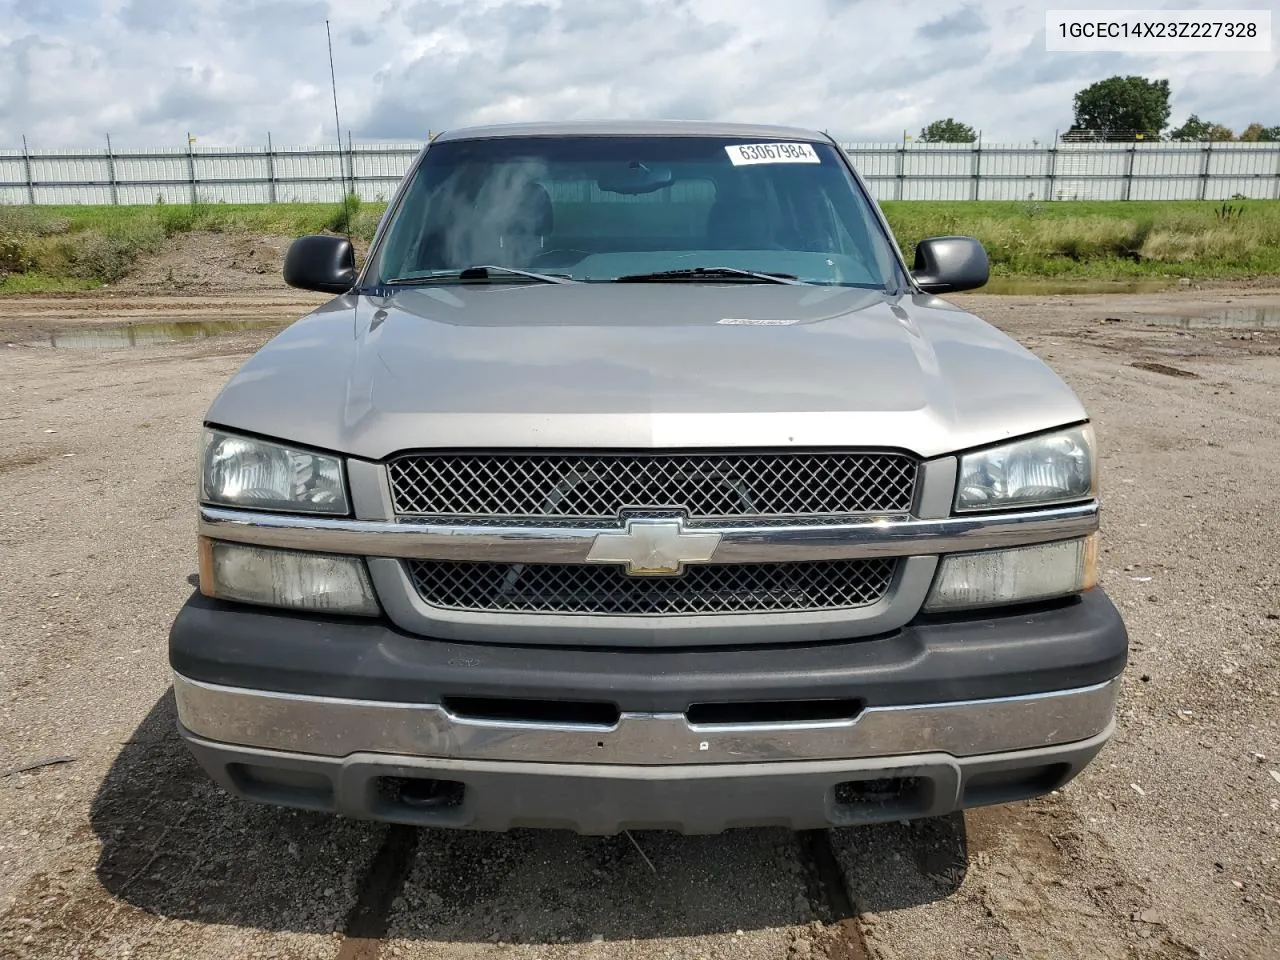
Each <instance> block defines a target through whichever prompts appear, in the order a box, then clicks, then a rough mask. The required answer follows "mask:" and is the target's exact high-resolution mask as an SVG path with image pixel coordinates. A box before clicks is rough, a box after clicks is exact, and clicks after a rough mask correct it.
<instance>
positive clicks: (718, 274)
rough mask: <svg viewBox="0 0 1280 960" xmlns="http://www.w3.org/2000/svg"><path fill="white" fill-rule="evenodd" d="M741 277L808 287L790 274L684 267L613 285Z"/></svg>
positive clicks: (630, 277) (623, 278) (617, 279)
mask: <svg viewBox="0 0 1280 960" xmlns="http://www.w3.org/2000/svg"><path fill="white" fill-rule="evenodd" d="M735 277H741V278H743V279H748V280H762V281H764V282H765V283H789V284H798V285H800V286H808V284H806V283H805V282H804V281H803V280H797V279H796V276H795V274H792V273H758V272H756V271H755V270H741V269H739V268H738V267H685V268H683V269H680V270H658V271H655V272H654V273H629V274H627V275H625V276H621V277H614V279H613V282H614V283H650V282H661V281H663V280H703V279H710V280H724V279H731V278H735Z"/></svg>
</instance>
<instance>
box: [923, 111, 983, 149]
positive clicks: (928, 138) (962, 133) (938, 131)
mask: <svg viewBox="0 0 1280 960" xmlns="http://www.w3.org/2000/svg"><path fill="white" fill-rule="evenodd" d="M977 139H978V135H977V134H976V133H974V132H973V127H971V126H969V125H968V124H967V123H961V122H960V121H959V120H953V119H951V117H947V119H945V120H935V121H933V123H931V124H929V125H928V126H927V127H924V128H923V129H922V130H921V131H920V140H921V142H923V143H973V141H975V140H977Z"/></svg>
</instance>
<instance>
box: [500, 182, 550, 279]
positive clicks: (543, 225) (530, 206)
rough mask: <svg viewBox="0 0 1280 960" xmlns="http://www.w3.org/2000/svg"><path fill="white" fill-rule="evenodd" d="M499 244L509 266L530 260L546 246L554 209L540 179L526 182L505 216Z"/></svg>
mask: <svg viewBox="0 0 1280 960" xmlns="http://www.w3.org/2000/svg"><path fill="white" fill-rule="evenodd" d="M504 219H505V223H504V225H503V229H502V233H501V236H500V238H499V245H500V247H501V248H502V253H503V260H504V261H505V264H504V265H506V266H511V265H514V264H527V263H529V261H530V260H532V259H533V258H534V257H536V256H537V255H538V254H539V253H541V252H542V251H543V250H544V249H545V248H546V243H547V237H548V236H550V234H551V228H552V225H553V219H554V213H553V211H552V207H551V194H549V193H548V192H547V188H546V187H544V186H543V185H542V184H540V183H526V184H525V185H524V186H523V187H521V188H520V190H519V192H518V193H517V194H516V196H515V199H514V201H513V203H512V204H511V210H510V213H509V215H508V216H506V217H505V218H504Z"/></svg>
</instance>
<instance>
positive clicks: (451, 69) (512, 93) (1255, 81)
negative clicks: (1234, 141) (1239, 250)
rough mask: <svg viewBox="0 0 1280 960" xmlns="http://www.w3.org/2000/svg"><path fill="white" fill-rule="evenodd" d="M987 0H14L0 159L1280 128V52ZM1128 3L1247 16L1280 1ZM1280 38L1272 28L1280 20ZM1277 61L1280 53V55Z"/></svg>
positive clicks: (1, 70)
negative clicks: (1167, 39) (493, 131)
mask: <svg viewBox="0 0 1280 960" xmlns="http://www.w3.org/2000/svg"><path fill="white" fill-rule="evenodd" d="M1106 6H1108V4H1107V3H1106V2H1105V0H1094V2H1085V3H1079V2H1074V3H1073V2H1071V0H1055V2H1051V3H1045V2H1035V0H981V2H977V3H971V4H967V5H966V4H960V3H937V2H926V0H462V2H457V0H358V2H357V0H0V147H13V146H18V145H20V139H21V135H22V134H26V136H27V139H28V141H29V142H30V143H31V145H32V146H33V147H59V146H63V147H69V146H97V145H100V144H101V143H102V142H103V136H104V134H106V133H110V134H111V136H112V139H113V141H114V142H115V143H117V144H121V145H130V146H166V145H175V146H176V145H181V144H183V143H185V138H186V134H187V132H188V131H190V132H191V133H192V134H193V135H194V136H196V137H197V138H198V141H199V143H200V144H201V145H206V144H207V145H251V144H252V145H256V144H261V143H264V142H265V140H266V136H267V132H268V131H270V132H271V134H272V136H273V138H274V140H275V142H276V143H277V144H309V143H316V142H320V141H322V140H329V139H332V137H333V129H334V123H333V103H332V100H331V99H330V90H329V64H328V59H327V54H326V49H325V29H324V21H325V18H326V17H328V18H330V20H331V21H332V28H333V40H334V57H335V60H336V64H337V71H338V81H339V98H340V107H341V111H342V125H343V127H344V128H349V129H350V130H351V131H352V132H353V134H354V136H355V137H356V138H357V139H359V140H410V141H418V140H421V139H423V138H424V137H425V136H426V134H427V132H428V131H429V130H440V129H443V128H446V127H451V126H458V125H462V124H467V123H474V122H492V121H505V120H521V119H525V120H528V119H565V118H591V117H623V118H651V117H670V118H680V119H708V118H710V119H721V120H752V121H762V122H777V123H797V124H802V125H805V126H811V127H819V128H823V129H826V130H829V131H830V132H831V133H833V134H835V135H836V136H837V137H839V138H841V139H850V140H894V139H899V138H901V136H902V134H903V131H904V130H908V131H910V132H911V133H912V134H916V133H918V132H919V129H920V127H921V126H923V125H924V124H925V123H927V122H929V121H931V120H934V119H938V118H942V117H949V116H950V117H956V118H957V119H960V120H963V121H964V122H966V123H969V124H970V125H972V126H974V127H976V128H979V129H981V130H982V131H983V138H984V139H986V140H988V141H1029V140H1031V139H1033V138H1038V139H1040V140H1046V139H1049V138H1051V137H1052V136H1053V133H1054V131H1055V130H1056V129H1065V128H1066V127H1068V126H1069V125H1070V123H1071V97H1072V94H1073V93H1075V92H1076V91H1077V90H1079V89H1080V88H1082V87H1084V86H1087V85H1088V84H1089V83H1092V82H1093V81H1095V80H1100V79H1103V78H1104V77H1107V76H1111V75H1113V74H1116V73H1126V74H1127V73H1136V74H1141V75H1144V76H1147V77H1152V78H1157V77H1163V78H1167V79H1168V80H1169V81H1170V84H1171V87H1172V90H1173V116H1172V118H1171V119H1172V121H1173V123H1175V124H1177V123H1180V122H1181V121H1182V120H1183V119H1185V118H1186V116H1187V114H1189V113H1192V112H1195V113H1197V114H1199V115H1200V116H1201V117H1202V118H1207V119H1210V120H1213V121H1216V122H1220V123H1225V124H1227V125H1228V126H1231V127H1233V128H1235V129H1237V130H1239V129H1240V128H1242V127H1244V126H1245V125H1246V124H1247V123H1249V122H1251V121H1254V120H1258V121H1261V122H1263V123H1265V124H1267V125H1272V124H1280V49H1273V50H1272V52H1271V53H1255V54H1243V55H1242V54H1221V53H1217V54H1215V53H1199V54H1158V55H1149V56H1135V55H1126V54H1110V53H1108V54H1099V53H1046V52H1045V50H1044V12H1045V10H1046V9H1047V8H1053V9H1087V8H1102V7H1106ZM1125 6H1136V7H1145V8H1159V7H1165V8H1169V9H1179V10H1186V9H1194V8H1197V7H1199V8H1207V9H1212V8H1222V7H1228V6H1230V7H1235V8H1254V9H1267V8H1273V7H1274V6H1275V4H1274V2H1272V0H1234V2H1232V0H1216V2H1215V0H1210V2H1207V3H1205V2H1198V0H1177V2H1160V0H1155V2H1153V0H1144V2H1141V3H1139V2H1134V3H1129V4H1125ZM1277 26H1280V24H1277ZM1275 46H1277V47H1280V45H1275Z"/></svg>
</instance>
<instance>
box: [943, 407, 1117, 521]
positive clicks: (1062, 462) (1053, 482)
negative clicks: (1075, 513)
mask: <svg viewBox="0 0 1280 960" xmlns="http://www.w3.org/2000/svg"><path fill="white" fill-rule="evenodd" d="M1095 469H1096V468H1095V463H1094V456H1093V428H1092V427H1090V426H1089V425H1088V424H1084V425H1083V426H1079V427H1072V428H1071V429H1070V430H1063V431H1060V432H1058V433H1048V434H1045V435H1044V436H1040V437H1032V438H1031V439H1029V440H1019V441H1017V442H1016V443H1007V444H1004V445H1003V446H999V447H992V448H991V449H989V450H979V451H978V452H977V453H969V454H966V455H965V456H963V457H962V458H961V459H960V482H959V483H958V484H957V485H956V500H955V508H956V510H957V511H958V512H960V511H966V510H996V509H1000V508H1003V507H1025V506H1032V505H1035V504H1049V503H1065V502H1068V501H1071V500H1085V499H1088V498H1089V497H1091V496H1093V494H1094V490H1095V488H1096V486H1097V476H1096V473H1095Z"/></svg>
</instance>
